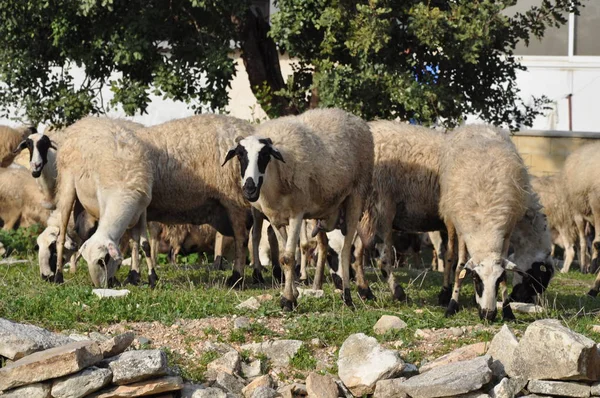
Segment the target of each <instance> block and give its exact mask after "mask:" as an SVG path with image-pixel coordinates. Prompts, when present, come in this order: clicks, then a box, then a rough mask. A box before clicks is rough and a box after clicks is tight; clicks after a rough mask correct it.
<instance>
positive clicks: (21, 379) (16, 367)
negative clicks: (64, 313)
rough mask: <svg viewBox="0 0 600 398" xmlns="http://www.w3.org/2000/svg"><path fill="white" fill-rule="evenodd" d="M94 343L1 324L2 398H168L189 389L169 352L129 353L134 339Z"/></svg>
mask: <svg viewBox="0 0 600 398" xmlns="http://www.w3.org/2000/svg"><path fill="white" fill-rule="evenodd" d="M93 337H95V338H96V339H95V340H94V339H92V338H89V339H77V340H78V341H77V340H74V339H72V338H70V337H66V336H62V335H59V334H55V333H52V332H49V331H47V330H45V329H42V328H38V327H36V326H31V325H23V324H18V323H14V322H10V321H7V320H5V319H0V357H3V358H4V359H2V361H1V362H0V363H2V364H3V366H2V367H0V397H2V398H50V397H54V398H81V397H94V398H121V397H141V396H157V397H158V396H160V397H163V398H168V397H175V396H176V395H174V394H171V392H177V391H179V390H181V389H182V388H183V380H182V379H181V377H179V376H178V375H176V374H173V372H172V371H171V370H169V368H168V366H167V357H166V355H165V353H164V352H162V351H160V350H139V351H125V350H127V348H129V346H130V345H131V343H132V342H133V340H134V337H135V336H134V334H133V333H131V332H128V333H124V334H121V335H118V336H114V337H112V338H109V337H106V336H102V335H99V334H96V336H93ZM158 394H160V395H158Z"/></svg>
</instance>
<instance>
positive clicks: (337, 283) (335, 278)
mask: <svg viewBox="0 0 600 398" xmlns="http://www.w3.org/2000/svg"><path fill="white" fill-rule="evenodd" d="M331 279H332V280H333V285H334V286H335V288H336V289H340V290H342V288H343V286H342V278H340V276H339V275H338V274H331Z"/></svg>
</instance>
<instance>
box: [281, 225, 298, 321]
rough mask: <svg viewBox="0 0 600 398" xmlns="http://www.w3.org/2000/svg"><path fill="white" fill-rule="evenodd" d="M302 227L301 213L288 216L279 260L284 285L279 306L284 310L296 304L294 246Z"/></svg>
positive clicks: (296, 244)
mask: <svg viewBox="0 0 600 398" xmlns="http://www.w3.org/2000/svg"><path fill="white" fill-rule="evenodd" d="M301 227H302V215H299V216H296V217H295V218H290V221H289V231H288V236H287V240H286V243H285V251H284V254H283V257H282V258H281V259H280V260H279V261H280V262H281V264H282V265H283V272H284V275H285V285H284V287H283V296H281V301H280V303H281V308H282V309H283V310H284V311H292V310H293V309H294V308H295V307H296V305H297V301H296V297H297V296H298V295H297V291H296V289H295V288H294V277H295V270H294V268H295V258H296V247H297V246H298V243H299V240H300V228H301Z"/></svg>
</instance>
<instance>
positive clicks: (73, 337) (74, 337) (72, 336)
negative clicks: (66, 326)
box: [69, 333, 92, 341]
mask: <svg viewBox="0 0 600 398" xmlns="http://www.w3.org/2000/svg"><path fill="white" fill-rule="evenodd" d="M69 338H70V339H71V340H72V341H89V340H92V338H91V337H90V336H86V335H85V334H79V333H71V334H70V335H69Z"/></svg>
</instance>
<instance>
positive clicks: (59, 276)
mask: <svg viewBox="0 0 600 398" xmlns="http://www.w3.org/2000/svg"><path fill="white" fill-rule="evenodd" d="M54 283H58V284H59V285H60V284H62V283H65V278H63V274H62V272H57V273H56V275H54Z"/></svg>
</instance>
